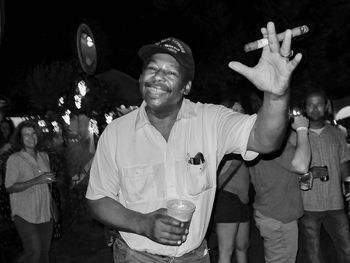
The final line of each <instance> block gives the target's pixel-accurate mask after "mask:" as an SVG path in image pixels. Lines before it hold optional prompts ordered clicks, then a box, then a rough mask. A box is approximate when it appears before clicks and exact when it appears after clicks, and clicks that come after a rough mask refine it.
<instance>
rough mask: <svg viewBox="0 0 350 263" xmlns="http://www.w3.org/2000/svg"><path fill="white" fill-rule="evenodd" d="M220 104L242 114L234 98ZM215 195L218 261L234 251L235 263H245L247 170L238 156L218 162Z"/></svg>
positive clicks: (225, 261)
mask: <svg viewBox="0 0 350 263" xmlns="http://www.w3.org/2000/svg"><path fill="white" fill-rule="evenodd" d="M221 104H222V105H224V106H226V107H228V108H230V109H232V110H233V111H235V112H240V113H245V111H244V109H243V105H242V104H243V103H242V102H241V101H240V100H238V99H236V98H229V99H226V100H225V101H223V102H222V103H221ZM217 182H218V183H217V187H218V191H217V195H216V200H215V208H214V213H213V222H214V224H215V227H216V234H217V240H218V247H219V260H218V262H219V263H231V257H232V254H233V252H234V251H235V256H236V262H237V263H247V262H248V253H247V252H248V248H249V227H250V224H249V223H250V218H249V207H248V205H247V204H248V201H249V197H248V191H249V182H250V180H249V170H248V168H247V167H246V165H245V163H244V161H243V160H242V158H241V156H239V155H237V154H228V155H225V156H224V158H223V159H222V161H221V162H220V164H219V168H218V181H217Z"/></svg>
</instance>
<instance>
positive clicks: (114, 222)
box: [87, 197, 142, 234]
mask: <svg viewBox="0 0 350 263" xmlns="http://www.w3.org/2000/svg"><path fill="white" fill-rule="evenodd" d="M87 204H88V208H89V211H90V213H91V215H92V216H93V218H95V219H96V220H98V221H100V222H101V223H103V224H105V225H108V226H111V227H113V228H115V229H117V230H120V231H124V232H130V233H135V234H142V233H141V232H142V230H141V225H142V224H141V217H142V215H141V214H140V213H138V212H136V211H132V210H130V209H127V208H125V207H124V206H123V205H121V204H120V203H118V202H117V201H115V200H113V199H111V198H109V197H104V198H101V199H98V200H89V199H88V200H87Z"/></svg>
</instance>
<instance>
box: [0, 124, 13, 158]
mask: <svg viewBox="0 0 350 263" xmlns="http://www.w3.org/2000/svg"><path fill="white" fill-rule="evenodd" d="M14 130H15V125H14V124H13V121H12V120H11V119H8V118H5V119H3V120H2V122H1V123H0V154H2V153H4V152H6V151H7V150H9V149H10V147H11V143H10V139H11V135H12V133H13V131H14Z"/></svg>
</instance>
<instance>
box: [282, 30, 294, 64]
mask: <svg viewBox="0 0 350 263" xmlns="http://www.w3.org/2000/svg"><path fill="white" fill-rule="evenodd" d="M291 45H292V31H291V30H290V29H287V30H286V32H285V36H284V40H283V42H282V46H281V50H280V53H281V55H282V56H283V57H288V56H289V55H290V53H291Z"/></svg>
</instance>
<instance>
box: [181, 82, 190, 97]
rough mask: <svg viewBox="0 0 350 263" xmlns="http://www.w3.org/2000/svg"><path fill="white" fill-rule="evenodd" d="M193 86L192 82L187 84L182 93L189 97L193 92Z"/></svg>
mask: <svg viewBox="0 0 350 263" xmlns="http://www.w3.org/2000/svg"><path fill="white" fill-rule="evenodd" d="M191 86H192V81H189V82H187V84H186V86H185V88H184V89H183V91H182V93H183V94H184V95H188V93H190V91H191Z"/></svg>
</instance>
